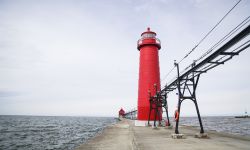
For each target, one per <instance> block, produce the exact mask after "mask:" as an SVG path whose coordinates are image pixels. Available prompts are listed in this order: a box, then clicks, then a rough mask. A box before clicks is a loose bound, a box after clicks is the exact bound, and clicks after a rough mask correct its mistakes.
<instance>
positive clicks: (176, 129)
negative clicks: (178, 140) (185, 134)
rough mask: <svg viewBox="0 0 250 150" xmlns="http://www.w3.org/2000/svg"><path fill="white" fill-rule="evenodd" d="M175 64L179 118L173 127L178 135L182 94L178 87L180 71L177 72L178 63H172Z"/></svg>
mask: <svg viewBox="0 0 250 150" xmlns="http://www.w3.org/2000/svg"><path fill="white" fill-rule="evenodd" d="M174 64H175V66H176V68H177V75H178V77H177V80H178V82H177V88H178V97H179V98H178V114H179V116H178V118H177V120H176V125H175V134H179V130H178V125H179V118H180V109H181V97H182V94H181V87H180V86H181V85H180V71H179V64H178V63H176V62H175V63H174Z"/></svg>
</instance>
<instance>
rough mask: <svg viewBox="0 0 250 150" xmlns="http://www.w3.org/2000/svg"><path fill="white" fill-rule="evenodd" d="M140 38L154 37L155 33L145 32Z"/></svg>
mask: <svg viewBox="0 0 250 150" xmlns="http://www.w3.org/2000/svg"><path fill="white" fill-rule="evenodd" d="M142 38H155V34H153V33H145V34H143V35H142Z"/></svg>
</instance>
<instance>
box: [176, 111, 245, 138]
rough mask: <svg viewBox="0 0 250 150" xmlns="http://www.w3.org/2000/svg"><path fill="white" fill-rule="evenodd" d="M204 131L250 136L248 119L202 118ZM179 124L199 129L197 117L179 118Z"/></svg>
mask: <svg viewBox="0 0 250 150" xmlns="http://www.w3.org/2000/svg"><path fill="white" fill-rule="evenodd" d="M202 123H203V127H204V130H214V131H217V132H225V133H230V134H235V135H243V136H250V118H234V117H233V116H232V117H202ZM180 124H183V125H189V126H195V127H197V128H198V127H199V128H200V125H199V121H198V118H197V117H181V118H180Z"/></svg>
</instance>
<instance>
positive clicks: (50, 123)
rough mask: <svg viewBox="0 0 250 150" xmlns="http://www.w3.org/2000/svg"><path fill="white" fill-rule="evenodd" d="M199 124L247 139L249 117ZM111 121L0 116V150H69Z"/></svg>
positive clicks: (188, 120) (189, 121)
mask: <svg viewBox="0 0 250 150" xmlns="http://www.w3.org/2000/svg"><path fill="white" fill-rule="evenodd" d="M171 120H173V118H171ZM202 121H203V126H204V129H205V131H206V130H215V131H218V132H225V133H230V134H237V135H243V136H250V118H234V117H202ZM115 122H116V120H115V119H114V118H103V117H48V116H0V149H1V150H2V149H3V150H13V149H18V150H33V149H36V150H37V149H38V150H44V149H48V150H52V149H53V150H57V149H58V150H59V149H60V150H71V149H75V148H76V147H77V146H79V145H80V144H82V143H84V142H86V141H87V140H88V139H90V138H92V137H94V136H96V135H97V134H98V133H100V132H101V131H102V130H103V129H104V128H105V127H106V126H108V125H110V124H113V123H115ZM180 124H181V125H189V126H194V127H196V128H198V127H199V122H198V119H197V117H181V118H180ZM180 132H181V130H180Z"/></svg>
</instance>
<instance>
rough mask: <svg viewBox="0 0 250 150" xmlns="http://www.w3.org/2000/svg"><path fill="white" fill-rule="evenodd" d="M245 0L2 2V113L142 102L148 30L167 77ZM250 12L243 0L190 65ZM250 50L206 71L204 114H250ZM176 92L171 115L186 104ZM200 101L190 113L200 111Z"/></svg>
mask: <svg viewBox="0 0 250 150" xmlns="http://www.w3.org/2000/svg"><path fill="white" fill-rule="evenodd" d="M237 1H238V0H185V1H183V0H117V1H115V0H106V1H103V0H53V1H51V0H0V114H1V115H7V114H11V115H80V116H116V115H117V113H118V111H119V109H120V108H121V107H123V108H124V109H125V111H127V110H129V109H132V108H135V107H136V106H137V90H138V73H139V51H137V46H136V42H137V40H138V39H139V38H140V34H141V33H142V32H144V31H145V30H146V28H147V27H151V29H152V30H153V31H155V32H156V33H157V37H158V38H159V39H160V40H161V42H162V49H161V50H160V51H159V56H160V71H161V79H162V80H163V79H164V80H163V81H162V83H161V84H162V86H163V85H164V84H165V83H166V82H168V81H169V80H170V79H171V78H172V77H174V75H175V73H176V71H175V70H174V72H173V73H171V75H170V76H168V77H167V78H165V75H166V74H167V72H169V70H170V69H171V68H172V67H173V62H174V60H180V59H181V58H182V57H183V56H184V55H185V54H186V53H187V52H188V51H190V50H191V49H192V48H193V47H194V45H195V44H197V43H198V42H199V40H200V39H201V38H202V37H204V35H205V34H206V33H207V32H208V31H209V30H210V29H211V28H212V27H213V26H214V25H215V24H216V23H217V22H218V21H219V20H220V19H221V18H222V17H223V16H224V15H225V13H226V12H227V11H228V10H229V9H230V8H231V7H232V6H233V5H234V4H235V3H236V2H237ZM249 15H250V1H249V0H242V1H241V2H240V3H239V5H238V6H237V7H236V8H235V9H234V10H233V11H232V12H231V13H230V14H229V16H228V17H227V18H226V19H225V20H224V21H223V22H222V23H221V24H220V25H219V26H218V28H216V30H215V31H214V32H213V33H212V34H211V35H210V36H209V38H207V39H206V40H205V41H204V42H203V43H202V44H201V45H200V46H199V47H198V48H197V49H196V51H195V52H194V53H192V55H190V57H189V59H186V60H185V61H183V62H182V63H181V64H180V67H181V69H184V67H186V66H187V65H189V63H190V62H191V61H192V60H194V59H196V58H198V57H199V56H200V55H201V54H202V53H204V52H205V51H206V50H207V49H208V48H209V46H212V45H213V44H214V43H215V42H216V41H217V40H218V39H220V38H221V37H223V35H225V34H226V33H228V32H229V31H230V30H231V29H232V28H233V27H235V26H236V25H237V24H239V23H240V22H241V21H242V20H243V19H244V18H246V17H247V16H249ZM249 58H250V51H249V49H248V50H246V51H244V52H242V53H241V54H240V55H239V56H236V57H234V58H233V59H232V60H231V61H229V62H227V63H226V64H225V65H223V66H219V67H217V68H215V69H213V70H211V71H209V72H208V73H207V74H204V75H202V76H201V79H200V84H199V85H198V91H197V99H198V104H199V107H200V112H201V115H202V116H206V115H236V114H243V113H244V111H245V109H247V110H248V111H249V112H250V80H249V76H250V67H249V66H250V59H249ZM175 93H176V92H173V94H171V95H170V97H169V100H168V101H169V107H170V114H171V115H172V114H173V112H174V109H175V107H176V105H177V96H176V95H175ZM195 114H196V112H195V107H194V105H193V103H191V101H187V102H184V103H183V105H182V115H186V116H188V115H189V116H190V115H191V116H192V115H195Z"/></svg>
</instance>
